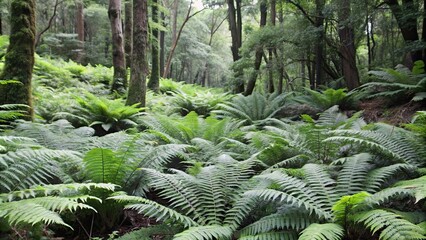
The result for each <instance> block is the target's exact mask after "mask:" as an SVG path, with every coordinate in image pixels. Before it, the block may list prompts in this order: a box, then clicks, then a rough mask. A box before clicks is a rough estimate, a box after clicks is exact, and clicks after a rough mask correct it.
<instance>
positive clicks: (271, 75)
mask: <svg viewBox="0 0 426 240" xmlns="http://www.w3.org/2000/svg"><path fill="white" fill-rule="evenodd" d="M276 18H277V11H276V1H275V0H271V26H273V27H274V26H275V19H276ZM268 51H269V74H268V78H269V84H268V91H269V93H273V92H274V91H275V86H274V62H273V60H272V58H273V53H274V52H276V48H275V47H270V48H269V49H268Z"/></svg>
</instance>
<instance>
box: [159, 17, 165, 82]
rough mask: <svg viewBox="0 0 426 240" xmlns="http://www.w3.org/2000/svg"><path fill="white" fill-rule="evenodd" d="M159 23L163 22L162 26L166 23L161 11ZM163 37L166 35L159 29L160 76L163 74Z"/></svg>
mask: <svg viewBox="0 0 426 240" xmlns="http://www.w3.org/2000/svg"><path fill="white" fill-rule="evenodd" d="M160 16H161V24H163V26H164V27H165V25H166V23H165V20H166V16H165V14H164V13H163V12H161V15H160ZM165 37H166V32H165V31H160V76H163V75H164V63H165V59H166V57H165V51H164V48H165Z"/></svg>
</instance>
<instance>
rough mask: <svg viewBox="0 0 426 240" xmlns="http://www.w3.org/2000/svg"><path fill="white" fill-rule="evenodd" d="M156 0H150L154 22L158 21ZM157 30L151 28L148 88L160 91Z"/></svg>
mask: <svg viewBox="0 0 426 240" xmlns="http://www.w3.org/2000/svg"><path fill="white" fill-rule="evenodd" d="M157 4H158V0H153V1H152V7H151V10H152V11H151V13H152V21H153V22H154V23H157V24H158V23H159V22H158V6H157ZM158 33H159V31H158V29H152V44H151V57H152V62H151V77H150V79H149V82H148V88H149V89H151V90H152V91H154V92H159V91H160V66H159V65H160V56H159V44H158V43H159V42H158V39H159V34H158Z"/></svg>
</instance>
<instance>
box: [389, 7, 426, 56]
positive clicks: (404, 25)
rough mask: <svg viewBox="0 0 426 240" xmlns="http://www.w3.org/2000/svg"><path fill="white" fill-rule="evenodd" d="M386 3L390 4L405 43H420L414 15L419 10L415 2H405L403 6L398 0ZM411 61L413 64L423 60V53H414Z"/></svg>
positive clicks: (418, 51) (419, 51)
mask: <svg viewBox="0 0 426 240" xmlns="http://www.w3.org/2000/svg"><path fill="white" fill-rule="evenodd" d="M385 2H386V3H387V4H388V6H389V7H390V9H391V11H392V13H393V15H394V16H395V19H396V22H397V23H398V27H399V29H400V30H401V33H402V37H403V38H404V41H405V43H406V44H409V43H412V42H416V41H418V40H419V34H418V33H417V15H416V14H413V13H415V12H417V11H418V9H417V8H416V4H415V3H414V1H413V0H404V1H402V5H400V4H399V3H398V0H386V1H385ZM411 60H412V61H413V63H414V62H415V61H418V60H423V57H422V51H421V50H417V51H412V52H411Z"/></svg>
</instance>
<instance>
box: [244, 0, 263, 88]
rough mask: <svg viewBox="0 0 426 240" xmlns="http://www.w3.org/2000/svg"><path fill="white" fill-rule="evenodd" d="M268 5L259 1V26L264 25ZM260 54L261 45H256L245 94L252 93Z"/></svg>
mask: <svg viewBox="0 0 426 240" xmlns="http://www.w3.org/2000/svg"><path fill="white" fill-rule="evenodd" d="M267 10H268V7H267V4H266V1H265V0H263V1H262V2H260V27H261V28H262V27H264V26H265V25H266V18H267V13H268V11H267ZM262 56H263V47H257V48H256V53H255V59H254V69H253V72H252V73H251V75H250V78H249V80H248V82H247V88H246V90H245V92H244V95H245V96H248V95H251V94H252V93H253V90H254V87H255V86H256V79H257V75H258V72H259V69H260V65H261V64H262Z"/></svg>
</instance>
